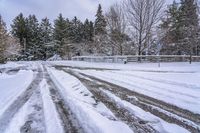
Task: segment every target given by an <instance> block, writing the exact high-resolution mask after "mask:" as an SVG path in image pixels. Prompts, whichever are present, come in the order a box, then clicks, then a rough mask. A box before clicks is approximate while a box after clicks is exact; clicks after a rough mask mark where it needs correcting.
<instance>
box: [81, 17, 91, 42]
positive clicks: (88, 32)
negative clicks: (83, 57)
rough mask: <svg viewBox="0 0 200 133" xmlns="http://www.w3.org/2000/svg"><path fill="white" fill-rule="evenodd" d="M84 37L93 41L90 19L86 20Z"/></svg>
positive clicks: (87, 40)
mask: <svg viewBox="0 0 200 133" xmlns="http://www.w3.org/2000/svg"><path fill="white" fill-rule="evenodd" d="M83 39H84V41H85V42H89V41H91V25H90V22H89V20H88V19H86V20H85V22H84V31H83Z"/></svg>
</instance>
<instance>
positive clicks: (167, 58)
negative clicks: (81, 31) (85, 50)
mask: <svg viewBox="0 0 200 133" xmlns="http://www.w3.org/2000/svg"><path fill="white" fill-rule="evenodd" d="M139 59H140V62H189V61H190V56H188V55H159V56H158V55H141V56H137V55H135V56H75V57H72V60H74V61H87V62H109V63H129V62H138V61H139ZM192 61H193V62H200V56H192Z"/></svg>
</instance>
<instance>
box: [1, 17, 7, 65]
mask: <svg viewBox="0 0 200 133" xmlns="http://www.w3.org/2000/svg"><path fill="white" fill-rule="evenodd" d="M6 43H7V31H6V25H5V23H4V21H3V19H2V17H1V15H0V63H4V62H5V49H6Z"/></svg>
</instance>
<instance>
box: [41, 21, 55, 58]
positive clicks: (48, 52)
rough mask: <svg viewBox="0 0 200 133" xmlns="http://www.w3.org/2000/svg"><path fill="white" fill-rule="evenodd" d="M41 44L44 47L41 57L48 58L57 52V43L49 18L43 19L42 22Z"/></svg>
mask: <svg viewBox="0 0 200 133" xmlns="http://www.w3.org/2000/svg"><path fill="white" fill-rule="evenodd" d="M39 29H40V31H39V33H40V44H41V48H42V51H41V52H42V57H41V59H47V58H49V57H51V56H53V55H54V54H55V49H56V46H55V43H54V41H53V28H52V26H51V23H50V22H49V19H48V18H44V19H42V21H41V23H40V28H39Z"/></svg>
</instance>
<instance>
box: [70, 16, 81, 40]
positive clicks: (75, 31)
mask: <svg viewBox="0 0 200 133" xmlns="http://www.w3.org/2000/svg"><path fill="white" fill-rule="evenodd" d="M82 38H83V24H82V22H81V21H80V20H78V19H77V17H74V19H72V21H71V23H70V32H69V40H70V41H71V42H72V43H81V42H82Z"/></svg>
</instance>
